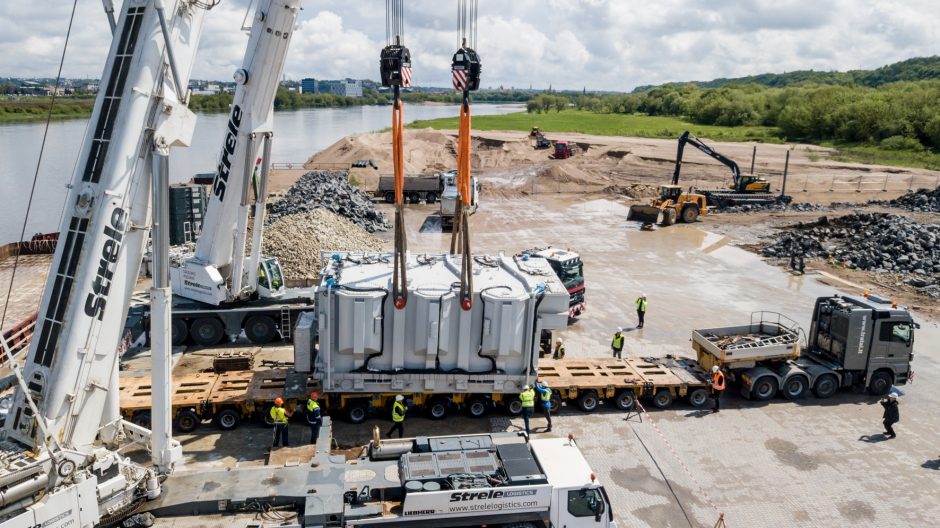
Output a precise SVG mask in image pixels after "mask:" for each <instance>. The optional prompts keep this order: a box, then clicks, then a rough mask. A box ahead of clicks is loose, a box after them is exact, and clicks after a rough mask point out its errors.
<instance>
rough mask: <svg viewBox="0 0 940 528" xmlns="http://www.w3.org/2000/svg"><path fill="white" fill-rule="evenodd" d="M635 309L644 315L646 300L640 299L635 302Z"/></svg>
mask: <svg viewBox="0 0 940 528" xmlns="http://www.w3.org/2000/svg"><path fill="white" fill-rule="evenodd" d="M636 309H637V310H639V311H641V312H643V313H646V299H644V298H642V297H640V298H638V299H637V300H636Z"/></svg>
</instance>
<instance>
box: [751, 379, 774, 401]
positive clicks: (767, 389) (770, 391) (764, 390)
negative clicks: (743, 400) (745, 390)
mask: <svg viewBox="0 0 940 528" xmlns="http://www.w3.org/2000/svg"><path fill="white" fill-rule="evenodd" d="M776 394H777V380H776V379H774V378H772V377H770V376H763V377H760V378H757V381H755V382H754V384H753V385H752V386H751V399H752V400H754V401H767V400H769V399H771V398H773V397H774V396H775V395H776Z"/></svg>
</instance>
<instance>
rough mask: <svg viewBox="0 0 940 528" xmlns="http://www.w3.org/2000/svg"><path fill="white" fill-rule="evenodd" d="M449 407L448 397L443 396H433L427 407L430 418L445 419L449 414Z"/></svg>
mask: <svg viewBox="0 0 940 528" xmlns="http://www.w3.org/2000/svg"><path fill="white" fill-rule="evenodd" d="M448 407H449V405H448V402H447V399H445V398H441V397H436V398H431V401H430V402H428V405H427V407H426V411H427V413H428V418H430V419H432V420H443V419H444V418H445V417H446V416H447V408H448Z"/></svg>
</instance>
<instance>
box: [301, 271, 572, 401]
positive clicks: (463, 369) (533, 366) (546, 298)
mask: <svg viewBox="0 0 940 528" xmlns="http://www.w3.org/2000/svg"><path fill="white" fill-rule="evenodd" d="M325 260H326V264H325V265H324V268H323V271H322V272H321V281H320V288H319V290H318V293H317V302H316V305H317V330H318V331H317V334H318V338H319V348H318V351H317V354H316V359H315V360H314V371H315V374H314V375H315V377H316V378H317V380H318V381H319V383H320V385H321V387H322V389H323V390H324V391H326V392H363V393H375V392H392V391H394V392H421V393H505V392H518V391H519V389H520V388H521V387H522V386H523V385H525V384H526V383H531V382H532V381H533V379H534V377H535V375H536V371H537V367H538V365H537V358H538V345H539V339H538V338H539V335H540V334H541V331H542V330H555V329H561V328H564V327H565V326H566V325H567V323H568V291H567V290H566V289H565V287H564V285H563V284H562V283H561V282H560V281H559V280H558V278H557V276H556V275H555V273H554V272H553V271H552V269H551V266H550V265H549V264H548V262H547V261H545V260H544V259H540V258H525V257H505V256H498V257H487V256H476V257H474V261H475V263H476V266H475V267H474V276H473V287H474V291H473V304H472V307H471V309H470V310H466V311H465V310H464V309H463V308H462V307H461V304H460V300H459V299H458V291H459V285H460V257H459V256H451V255H416V256H415V255H412V256H409V257H408V259H407V266H408V270H407V277H408V284H407V288H408V302H407V304H406V306H405V308H404V309H401V310H398V309H396V308H395V306H394V305H393V302H392V298H391V296H390V295H389V292H390V290H391V283H392V255H391V254H389V253H367V254H363V253H334V254H329V255H327V256H326V259H325Z"/></svg>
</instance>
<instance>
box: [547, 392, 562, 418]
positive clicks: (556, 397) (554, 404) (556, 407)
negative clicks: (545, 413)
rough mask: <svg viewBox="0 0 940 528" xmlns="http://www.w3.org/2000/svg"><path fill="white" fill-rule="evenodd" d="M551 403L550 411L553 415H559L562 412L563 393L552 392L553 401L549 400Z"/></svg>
mask: <svg viewBox="0 0 940 528" xmlns="http://www.w3.org/2000/svg"><path fill="white" fill-rule="evenodd" d="M549 403H550V405H549V407H548V409H549V410H550V411H551V412H552V413H557V412H559V411H561V393H560V392H558V391H552V398H551V400H549Z"/></svg>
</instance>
